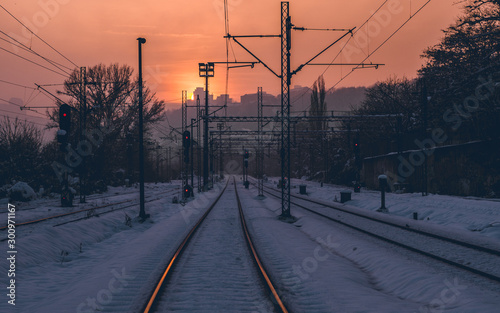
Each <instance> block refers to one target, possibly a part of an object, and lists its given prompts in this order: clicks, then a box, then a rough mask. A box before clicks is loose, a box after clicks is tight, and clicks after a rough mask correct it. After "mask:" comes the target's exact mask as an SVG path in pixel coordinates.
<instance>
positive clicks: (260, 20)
mask: <svg viewBox="0 0 500 313" xmlns="http://www.w3.org/2000/svg"><path fill="white" fill-rule="evenodd" d="M384 2H386V4H385V5H384V6H383V7H382V9H381V10H380V11H379V12H380V13H379V14H378V15H377V16H376V17H374V18H373V19H372V20H370V22H369V23H368V24H367V25H366V26H365V27H363V28H361V29H360V31H359V32H358V33H357V34H356V36H355V39H356V40H351V41H350V42H349V44H348V46H347V47H346V49H345V50H344V52H343V53H340V55H339V57H338V58H337V59H336V62H360V61H362V60H363V59H364V58H365V57H366V55H367V54H368V53H369V52H372V51H373V50H374V49H375V48H376V47H377V46H378V45H380V44H381V43H382V42H383V41H384V40H386V39H387V38H388V37H389V36H390V35H391V34H392V33H393V32H394V31H395V30H396V29H397V28H398V27H400V26H401V25H402V24H403V23H404V22H405V21H406V20H407V19H408V18H409V16H410V15H411V14H413V13H415V11H416V10H417V9H418V8H419V7H421V6H422V5H423V4H424V3H426V2H427V0H389V1H384V0H352V1H332V0H330V1H327V0H308V1H298V0H296V1H294V0H292V1H290V14H291V16H292V23H293V24H295V25H296V26H301V27H310V28H352V27H359V26H360V25H361V24H363V22H364V21H365V20H366V19H367V18H368V17H369V16H370V15H371V14H372V13H373V12H374V11H375V10H376V9H377V8H378V7H379V6H380V5H381V4H383V3H384ZM456 2H457V0H433V1H430V3H429V4H428V5H427V6H426V7H425V8H424V9H423V10H422V11H421V12H420V13H419V14H417V15H416V16H415V17H414V18H413V19H412V20H411V21H410V22H409V23H408V24H407V25H406V26H405V27H403V28H402V29H401V31H399V32H398V33H397V34H396V35H395V36H394V37H393V38H392V39H390V40H389V41H388V42H387V43H386V44H385V45H384V46H383V47H382V48H381V49H380V50H378V51H377V52H376V53H375V54H374V55H373V56H372V57H370V59H369V61H368V62H370V61H371V62H373V63H384V64H386V65H385V66H383V67H381V68H379V69H378V70H374V69H365V70H357V71H355V72H354V73H353V74H352V75H350V76H349V77H348V78H347V79H345V80H343V81H342V82H341V83H340V84H338V86H337V87H345V86H361V85H362V86H368V85H371V84H374V83H375V82H377V81H380V80H385V79H387V78H388V77H390V76H393V75H397V76H398V77H401V76H407V77H415V75H416V71H417V70H418V69H419V68H420V66H421V65H422V62H423V60H422V59H421V58H420V55H421V53H422V51H423V50H424V49H425V48H426V47H428V46H430V45H433V44H435V43H437V42H438V40H439V39H440V38H441V37H442V32H441V30H442V29H444V28H446V27H448V26H449V25H450V24H451V23H453V21H454V20H455V19H456V17H457V16H458V15H459V14H460V9H461V5H457V4H456ZM223 3H224V1H223V0H204V1H201V0H184V1H179V0H169V1H165V0H163V1H162V0H142V1H132V0H119V1H118V0H105V1H103V0H19V1H12V0H2V1H0V4H1V5H2V6H3V7H4V8H5V9H6V10H8V11H9V12H10V13H12V15H14V16H15V17H16V18H18V19H19V20H21V21H22V22H24V23H25V24H26V25H27V26H29V27H31V28H32V30H33V31H34V32H35V33H36V34H37V35H39V36H40V37H41V38H43V39H44V40H45V41H46V42H47V43H49V44H50V45H52V46H53V47H54V48H55V49H57V50H58V51H59V52H61V54H63V55H64V56H66V57H67V58H68V59H70V60H71V61H72V62H74V63H75V64H76V65H77V66H93V65H96V64H99V63H104V64H110V63H113V62H118V63H120V64H128V65H130V66H132V67H134V68H137V40H136V38H137V37H139V36H141V37H145V38H146V39H147V43H146V44H145V45H144V46H143V49H144V50H143V57H144V59H143V66H144V77H145V80H146V83H147V84H148V86H149V87H150V88H151V89H153V90H154V91H155V92H156V93H157V96H158V97H159V98H160V99H163V100H165V101H166V102H168V103H179V102H180V98H181V91H182V90H187V91H188V93H191V92H192V91H193V90H194V88H195V87H197V86H203V83H204V81H203V79H202V78H199V77H198V63H199V62H210V61H225V60H226V41H225V39H224V38H223V36H224V33H225V27H224V10H223ZM228 7H229V31H230V33H231V34H233V35H244V34H252V35H253V34H279V32H280V1H276V0H272V1H270V0H265V1H264V0H254V1H248V0H246V1H245V0H228ZM0 30H1V31H2V32H3V33H0V38H1V39H4V40H1V41H0V48H2V50H0V68H1V70H0V80H3V81H7V82H11V83H16V84H20V85H24V86H34V83H37V84H56V85H57V84H61V83H62V82H63V81H64V79H65V76H64V75H60V74H56V73H53V72H51V71H49V70H47V69H44V68H41V67H38V66H36V65H34V64H32V63H29V62H28V61H26V60H22V59H20V58H18V57H16V56H14V55H12V54H11V53H18V54H19V55H21V56H23V57H26V58H29V59H31V60H34V61H35V62H37V63H40V64H42V65H44V66H47V67H49V68H51V69H54V70H56V71H58V70H57V69H55V68H54V67H53V66H51V65H50V64H48V63H46V62H45V61H43V60H41V59H39V58H36V57H34V56H33V55H31V56H30V54H28V53H26V52H23V51H18V50H17V49H15V48H14V47H13V46H12V45H11V44H10V43H9V42H8V40H9V39H8V38H7V37H6V36H5V34H4V33H6V34H9V35H11V36H14V37H16V38H18V39H19V40H20V41H22V42H23V43H24V44H26V45H27V46H29V47H30V48H31V49H32V50H34V51H36V52H37V53H40V54H42V55H43V56H46V57H47V58H50V59H52V60H54V61H57V62H59V63H61V64H63V65H65V66H67V67H70V68H74V65H73V64H71V63H70V62H68V61H67V60H65V59H64V58H63V57H61V56H60V55H58V54H57V53H56V52H55V51H54V50H51V49H50V48H48V47H47V46H46V45H45V44H43V43H42V42H41V41H40V40H39V39H37V38H35V37H33V36H31V35H29V33H28V32H26V31H25V30H23V27H22V26H21V25H20V24H19V23H18V22H16V20H15V19H13V18H12V17H11V16H10V15H9V14H8V13H7V12H6V11H5V10H3V9H2V8H0ZM367 32H368V33H369V35H370V40H369V44H367V43H366V40H365V39H366V36H365V35H364V34H366V33H367ZM341 34H342V33H340V32H325V31H321V32H317V31H316V32H315V31H307V32H300V31H294V32H293V34H292V36H293V46H292V64H293V66H292V68H293V69H295V68H296V67H297V66H298V65H300V64H301V63H303V62H305V61H307V60H308V59H309V58H311V57H312V56H314V55H315V54H316V53H318V52H319V51H321V50H322V49H323V48H325V47H326V46H327V45H329V44H330V43H331V42H333V40H335V39H336V38H338V37H339V36H341ZM6 40H7V41H6ZM241 41H242V42H243V43H244V44H245V45H247V47H248V48H249V49H250V50H252V51H253V52H255V53H256V54H257V55H258V56H259V57H261V58H262V59H263V60H264V61H265V62H266V63H268V64H269V65H270V66H271V67H272V68H273V69H274V70H275V71H276V72H278V73H279V71H280V43H279V39H276V38H273V39H241ZM356 42H357V43H356ZM345 43H346V40H343V41H341V42H340V43H339V44H337V45H336V46H334V47H333V48H332V49H331V50H329V51H328V52H327V53H325V54H324V55H323V56H322V57H321V58H319V59H318V60H317V62H331V61H332V60H333V59H334V57H335V56H336V55H337V54H338V53H339V51H340V48H341V47H342V46H344V45H345ZM232 48H234V49H231V46H230V50H229V56H230V60H231V61H232V60H234V56H236V59H237V60H238V61H253V59H252V57H251V56H250V55H248V54H247V53H246V52H245V51H243V50H242V49H241V48H239V47H238V46H237V45H236V44H235V43H232ZM9 52H11V53H9ZM351 68H352V67H350V66H335V67H330V68H328V69H327V71H326V72H325V74H324V77H325V81H326V85H327V88H330V87H332V86H333V85H335V84H337V82H338V81H339V80H340V78H341V77H342V76H344V75H346V74H347V73H349V72H350V71H351ZM325 69H326V67H320V66H311V67H306V68H304V70H302V71H301V72H299V73H298V74H297V75H295V76H294V77H293V80H292V85H302V86H311V85H312V83H313V82H314V80H315V79H316V78H317V77H318V76H319V75H321V74H322V73H323V72H324V71H325ZM58 72H59V71H58ZM229 78H230V79H229V89H228V91H229V94H230V95H231V97H232V98H233V99H234V100H235V101H239V96H241V95H243V94H246V93H254V92H256V90H257V87H259V86H262V87H263V88H264V91H266V92H268V93H272V94H278V93H279V90H280V81H279V79H278V78H276V77H275V76H274V75H272V74H271V73H270V72H269V71H268V70H266V69H265V68H264V67H263V66H262V65H257V66H256V67H255V68H254V69H250V68H242V69H232V70H231V71H230V75H229ZM225 79H226V70H225V67H224V66H218V67H216V70H215V78H213V79H211V80H210V91H211V93H212V92H213V93H214V94H215V95H219V94H223V93H225V88H226V80H225ZM58 88H59V89H60V88H61V87H60V86H59V87H58V86H51V87H47V89H48V90H50V91H52V92H55V91H56V90H57V89H58ZM12 98H19V99H21V100H22V101H23V102H24V103H26V102H29V105H31V106H48V105H52V104H53V102H52V101H51V100H50V99H49V98H48V97H46V96H45V95H43V94H39V92H38V91H32V90H30V89H26V88H23V87H18V86H13V85H9V84H6V83H5V82H0V99H4V100H9V101H11V100H12ZM15 101H17V100H15ZM174 107H175V106H169V108H174ZM0 108H1V109H2V110H3V111H1V112H0V114H2V115H12V114H11V113H7V112H6V111H13V112H16V115H20V114H21V113H19V112H20V111H19V108H16V107H15V106H13V105H11V104H7V103H5V102H4V101H2V100H0ZM38 111H39V112H41V113H43V112H44V111H45V109H43V110H42V109H39V110H38ZM22 114H28V115H30V116H31V115H33V113H31V112H30V113H25V112H24V113H22ZM33 116H36V115H33ZM38 116H40V115H38ZM38 122H39V123H43V121H41V120H40V121H38Z"/></svg>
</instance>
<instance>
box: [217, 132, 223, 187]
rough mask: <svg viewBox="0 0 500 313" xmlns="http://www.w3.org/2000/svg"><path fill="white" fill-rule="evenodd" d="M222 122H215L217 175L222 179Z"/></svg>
mask: <svg viewBox="0 0 500 313" xmlns="http://www.w3.org/2000/svg"><path fill="white" fill-rule="evenodd" d="M223 129H224V123H217V130H218V131H219V177H220V178H221V179H222V178H223V175H222V130H223Z"/></svg>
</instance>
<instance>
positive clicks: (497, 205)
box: [266, 178, 500, 241]
mask: <svg viewBox="0 0 500 313" xmlns="http://www.w3.org/2000/svg"><path fill="white" fill-rule="evenodd" d="M277 180H278V179H277V178H274V179H272V180H270V181H269V183H266V185H267V186H270V187H276V184H275V183H272V182H273V181H274V182H276V181H277ZM299 185H306V186H307V197H309V198H311V199H318V200H319V199H321V200H325V201H326V202H328V203H335V200H337V201H340V191H343V190H349V191H352V189H349V188H347V187H342V186H335V185H329V184H325V185H324V187H321V186H320V184H319V183H317V182H310V181H305V180H299V179H292V186H294V187H295V188H293V189H292V194H299V188H298V186H299ZM351 197H352V200H351V201H348V202H346V203H345V205H346V206H350V207H357V208H360V209H363V210H367V211H372V212H374V211H376V210H377V209H379V208H380V192H377V191H372V190H366V189H364V188H363V189H362V190H361V192H360V193H354V192H353V193H352V195H351ZM339 204H340V203H339ZM386 207H387V209H388V210H389V215H394V216H400V217H404V218H407V219H408V220H413V213H415V212H416V213H417V214H418V219H419V221H422V222H425V223H428V224H430V225H440V226H445V227H442V230H444V231H445V232H455V231H458V232H463V231H464V230H467V231H468V232H472V233H475V234H480V235H484V236H487V237H490V238H493V239H495V240H498V241H500V199H479V198H463V197H455V196H443V195H434V194H429V195H428V196H425V197H424V196H422V195H421V194H420V193H405V194H396V193H386Z"/></svg>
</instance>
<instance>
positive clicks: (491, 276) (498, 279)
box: [253, 184, 500, 282]
mask: <svg viewBox="0 0 500 313" xmlns="http://www.w3.org/2000/svg"><path fill="white" fill-rule="evenodd" d="M253 185H254V186H255V184H253ZM264 187H265V188H267V189H271V190H273V191H275V190H274V189H273V188H270V187H268V186H264ZM265 192H266V193H268V194H269V195H271V196H273V197H275V198H280V196H277V195H275V194H273V193H271V192H269V191H268V190H265ZM275 192H278V191H275ZM292 197H294V198H298V199H301V200H303V201H307V202H311V203H315V204H319V205H322V206H324V207H330V208H333V209H336V210H339V211H342V212H344V213H349V214H352V215H356V216H358V217H362V218H366V219H369V220H372V221H375V222H380V223H384V224H387V225H389V226H393V227H397V228H401V229H404V230H406V231H414V232H416V233H419V234H421V235H426V236H429V237H433V238H436V239H441V240H443V241H448V242H452V243H454V244H457V245H462V246H464V247H466V248H470V249H476V250H480V251H482V252H486V253H491V254H495V255H497V254H498V251H496V250H492V249H488V248H485V247H481V246H475V245H472V244H469V243H466V242H462V241H459V240H455V239H451V238H447V237H443V236H439V235H435V234H430V233H427V232H424V231H419V230H415V229H411V228H406V227H402V226H400V225H397V224H392V223H390V222H386V221H381V220H378V219H375V218H370V217H367V216H363V215H362V214H357V213H353V212H349V211H347V210H344V209H339V208H337V207H334V206H330V205H327V204H325V203H320V202H316V201H314V200H310V199H304V198H302V197H297V196H295V195H292ZM291 204H293V205H295V206H297V207H299V208H301V209H304V210H306V211H309V212H311V213H313V214H316V215H318V216H321V217H324V218H326V219H328V220H331V221H333V222H335V223H338V224H341V225H344V226H347V227H349V228H352V229H354V230H356V231H359V232H362V233H364V234H367V235H369V236H372V237H375V238H377V239H379V240H382V241H385V242H388V243H391V244H393V245H396V246H399V247H402V248H405V249H407V250H410V251H413V252H416V253H418V254H422V255H424V256H427V257H429V258H432V259H435V260H438V261H440V262H443V263H446V264H449V265H452V266H455V267H457V268H460V269H463V270H466V271H468V272H471V273H474V274H476V275H479V276H482V277H485V278H488V279H490V280H493V281H495V282H500V276H497V275H494V274H490V273H487V272H485V271H482V270H478V269H475V268H473V267H470V266H467V265H463V264H461V263H458V262H455V261H451V260H449V259H446V258H443V257H440V256H437V255H435V254H432V253H429V252H426V251H422V250H420V249H418V248H414V247H411V246H409V245H406V244H404V243H401V242H398V241H395V240H392V239H389V238H387V237H384V236H381V235H378V234H375V233H373V232H371V231H368V230H365V229H362V228H360V227H357V226H354V225H352V224H349V223H346V222H343V221H341V220H339V219H336V218H333V217H331V216H328V215H325V214H322V213H319V212H316V211H314V210H311V209H309V208H307V207H305V206H303V205H300V204H298V203H296V202H291ZM490 251H491V252H490Z"/></svg>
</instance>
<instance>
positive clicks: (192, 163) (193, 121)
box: [189, 118, 196, 190]
mask: <svg viewBox="0 0 500 313" xmlns="http://www.w3.org/2000/svg"><path fill="white" fill-rule="evenodd" d="M195 122H196V119H194V118H192V119H191V136H193V125H194V123H195ZM193 146H194V143H193V142H191V146H190V147H189V148H190V149H191V152H190V154H191V160H190V161H191V188H193V189H191V190H194V153H193V149H194V148H193Z"/></svg>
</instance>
